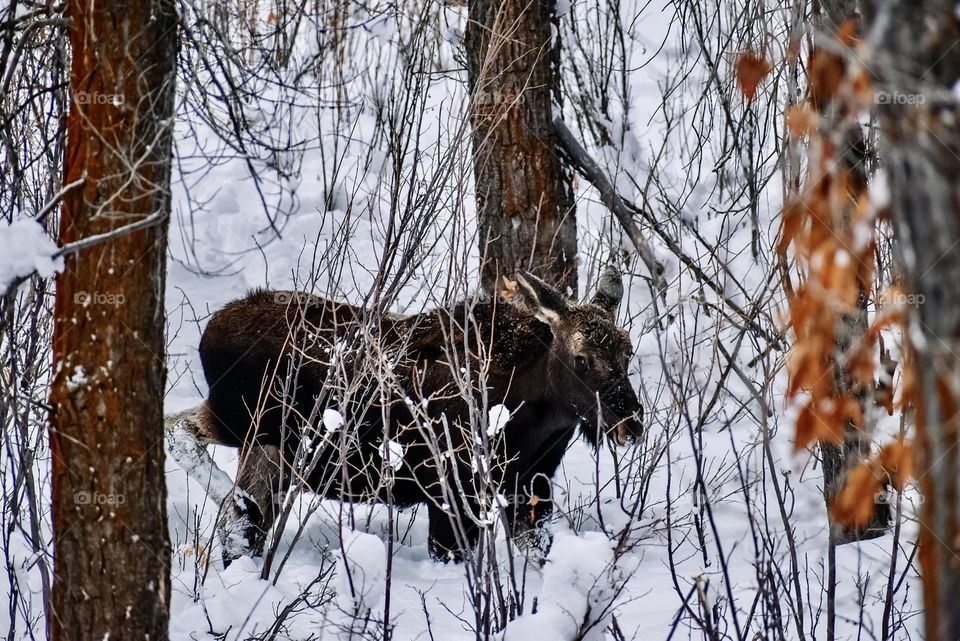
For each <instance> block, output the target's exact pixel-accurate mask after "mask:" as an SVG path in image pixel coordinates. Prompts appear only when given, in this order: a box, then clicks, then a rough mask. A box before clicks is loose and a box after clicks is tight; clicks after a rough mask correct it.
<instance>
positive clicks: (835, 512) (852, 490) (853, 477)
mask: <svg viewBox="0 0 960 641" xmlns="http://www.w3.org/2000/svg"><path fill="white" fill-rule="evenodd" d="M874 467H875V466H874V465H873V464H872V463H861V464H860V465H858V466H857V467H855V468H853V469H852V470H851V471H850V473H849V474H848V475H847V484H846V485H845V486H844V488H843V489H842V490H840V492H839V493H838V494H837V496H836V497H835V498H834V500H833V505H831V506H830V515H831V516H833V518H834V520H835V521H837V522H838V523H841V524H843V525H845V526H847V527H860V526H862V525H864V524H865V523H866V522H867V521H869V520H870V517H871V516H873V511H874V509H875V508H876V500H877V496H878V494H879V493H880V486H881V479H880V475H879V474H878V473H877V471H876V470H875V469H874Z"/></svg>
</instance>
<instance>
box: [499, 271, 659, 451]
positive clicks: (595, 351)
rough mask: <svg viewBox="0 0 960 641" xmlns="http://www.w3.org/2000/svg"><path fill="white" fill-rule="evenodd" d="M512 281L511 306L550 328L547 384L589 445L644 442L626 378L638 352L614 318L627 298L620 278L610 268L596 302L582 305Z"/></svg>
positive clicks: (520, 277)
mask: <svg viewBox="0 0 960 641" xmlns="http://www.w3.org/2000/svg"><path fill="white" fill-rule="evenodd" d="M513 280H514V282H515V283H516V287H515V288H514V291H513V294H512V295H511V297H510V300H511V301H512V302H515V304H517V305H519V306H521V307H522V308H524V309H526V311H528V312H529V313H530V314H532V315H533V316H534V317H536V318H537V319H538V320H540V321H541V322H543V323H546V324H547V325H548V326H549V327H550V331H551V334H552V335H553V340H552V342H551V344H550V349H549V355H548V364H547V371H548V374H547V377H548V379H549V381H548V383H549V385H550V386H551V388H552V390H553V392H554V394H555V395H556V396H555V397H556V398H559V399H562V401H561V402H565V403H567V404H569V409H570V410H572V412H573V413H574V414H575V415H576V416H577V417H578V418H579V419H580V425H581V430H582V431H583V433H584V435H585V436H586V437H587V439H588V440H589V441H590V442H591V443H592V444H593V446H594V447H597V446H598V445H599V442H600V439H599V434H601V433H605V434H606V435H607V437H608V438H609V439H610V440H611V441H612V442H613V443H615V444H617V445H623V444H625V443H628V442H630V441H632V440H634V439H636V438H639V436H640V435H641V433H642V429H643V428H642V423H641V420H642V418H643V406H642V405H641V404H640V401H639V400H638V399H637V394H636V392H634V391H633V389H632V388H631V387H630V380H629V378H628V376H627V365H628V363H629V360H630V354H631V353H632V351H633V349H632V347H631V345H630V336H629V335H628V334H627V332H626V331H624V330H622V329H620V328H619V327H617V325H616V323H615V318H614V316H615V314H616V310H617V307H618V306H619V304H620V299H622V298H623V282H622V281H621V278H620V274H619V273H617V272H616V271H615V270H613V269H612V268H608V269H607V270H606V271H605V272H604V274H603V277H602V278H601V279H600V285H599V287H598V289H597V292H596V294H595V295H594V297H593V300H591V301H590V302H589V303H585V304H582V305H578V304H574V303H570V302H568V301H567V300H566V299H565V297H564V296H563V295H562V294H560V293H559V292H558V291H557V290H555V289H554V288H552V287H550V286H549V285H547V284H546V283H544V282H543V281H542V280H540V279H539V278H537V277H535V276H533V275H531V274H529V273H526V272H520V273H517V274H515V275H514V277H513Z"/></svg>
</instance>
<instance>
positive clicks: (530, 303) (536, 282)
mask: <svg viewBox="0 0 960 641" xmlns="http://www.w3.org/2000/svg"><path fill="white" fill-rule="evenodd" d="M513 283H515V284H516V287H514V288H513V289H512V292H511V294H510V301H511V302H515V303H516V304H517V306H518V307H520V308H521V309H525V310H527V311H528V312H530V313H531V314H533V315H534V316H535V317H536V318H537V319H538V320H541V321H543V322H544V323H546V324H547V325H551V326H552V325H556V324H557V323H558V322H559V321H560V316H561V315H562V314H563V313H564V312H566V311H567V308H568V307H567V301H566V300H565V299H564V298H563V296H562V295H561V294H560V292H558V291H557V290H555V289H554V288H552V287H550V285H547V284H546V283H545V282H543V281H542V280H540V279H539V278H537V277H536V276H534V275H533V274H530V273H528V272H517V273H515V274H514V275H513Z"/></svg>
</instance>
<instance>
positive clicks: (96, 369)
mask: <svg viewBox="0 0 960 641" xmlns="http://www.w3.org/2000/svg"><path fill="white" fill-rule="evenodd" d="M69 14H70V19H71V26H70V41H71V45H72V56H73V62H72V69H71V79H70V83H71V91H72V97H73V101H72V106H71V109H70V115H69V118H68V122H67V126H68V134H67V151H66V159H65V163H64V179H63V182H64V183H70V182H73V181H76V180H78V179H83V178H85V182H84V183H83V186H82V187H81V188H78V189H75V190H73V191H71V192H69V193H68V194H67V195H66V197H65V198H64V202H63V213H62V219H61V223H60V241H61V244H62V245H67V244H69V243H76V242H77V241H83V239H91V237H92V236H94V235H96V234H106V236H105V237H104V238H100V239H99V242H94V241H95V240H97V239H91V240H90V242H89V244H86V245H85V244H81V246H80V247H81V248H79V249H78V250H77V251H74V252H72V253H71V254H70V255H69V256H68V257H67V259H66V264H65V268H64V270H63V272H62V273H61V274H60V275H59V277H58V278H57V298H56V307H55V312H54V313H55V326H54V339H53V340H54V344H53V347H54V378H53V385H52V389H51V393H50V404H51V408H52V409H51V416H50V442H51V449H52V454H53V528H54V539H55V545H54V567H55V574H56V578H55V581H54V584H53V611H52V612H51V614H50V618H49V635H50V638H51V639H107V638H110V639H152V640H157V639H165V638H166V637H167V621H168V607H169V602H170V585H169V569H170V546H169V536H168V533H167V519H166V507H165V506H166V489H165V483H164V468H163V463H164V454H163V392H164V380H165V376H166V369H165V363H164V314H163V299H164V273H165V267H166V229H167V223H168V219H169V211H170V153H171V131H172V117H173V104H174V65H175V64H176V58H177V37H178V36H177V17H176V12H175V9H174V4H173V2H172V0H138V1H128V2H124V1H120V0H111V1H110V2H96V3H92V2H86V1H84V0H72V1H71V2H70V4H69ZM148 217H152V218H148ZM143 221H147V222H150V221H156V224H150V225H146V224H145V223H144V222H143ZM138 222H139V223H140V226H139V227H140V228H139V230H138V231H133V232H130V231H129V229H127V230H120V228H123V227H125V226H128V225H131V224H136V223H138ZM118 230H120V231H118ZM74 247H75V248H77V246H76V245H74Z"/></svg>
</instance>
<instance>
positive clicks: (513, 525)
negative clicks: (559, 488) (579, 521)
mask: <svg viewBox="0 0 960 641" xmlns="http://www.w3.org/2000/svg"><path fill="white" fill-rule="evenodd" d="M552 490H553V483H552V482H551V480H550V477H548V476H547V475H545V474H542V473H538V474H536V475H534V477H533V478H532V479H531V480H530V482H529V483H528V484H527V485H526V486H525V487H523V488H522V491H520V492H516V493H514V498H513V500H512V501H511V504H510V507H509V509H508V510H507V516H508V519H509V526H510V536H511V538H512V539H513V541H514V543H515V544H516V545H517V547H519V548H521V549H523V550H528V551H537V552H540V553H542V554H543V556H544V557H545V556H546V554H547V552H549V550H550V545H551V544H552V543H553V536H552V535H551V534H550V531H549V530H548V529H547V522H548V521H549V519H550V515H551V514H552V513H553V507H554V506H553V500H552Z"/></svg>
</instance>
